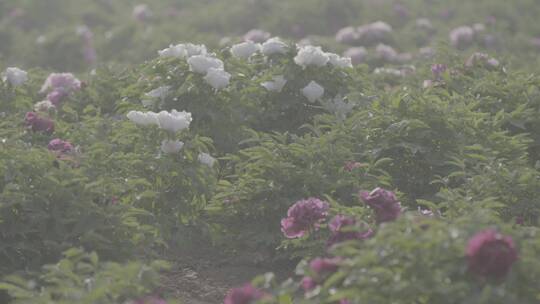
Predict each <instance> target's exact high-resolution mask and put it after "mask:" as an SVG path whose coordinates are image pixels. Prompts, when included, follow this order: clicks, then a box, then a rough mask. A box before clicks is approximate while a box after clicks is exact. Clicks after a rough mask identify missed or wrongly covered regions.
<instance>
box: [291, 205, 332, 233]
mask: <svg viewBox="0 0 540 304" xmlns="http://www.w3.org/2000/svg"><path fill="white" fill-rule="evenodd" d="M328 208H329V205H328V203H327V202H325V201H321V200H319V199H317V198H313V197H312V198H308V199H306V200H300V201H298V202H296V203H295V204H294V205H292V206H291V207H290V208H289V210H288V211H287V218H284V219H282V220H281V231H282V232H283V233H284V234H285V236H286V237H288V238H298V237H302V236H303V235H304V234H305V233H306V232H308V231H309V230H312V229H315V230H317V229H318V228H319V224H320V222H321V221H323V220H324V219H325V218H326V216H327V215H328V213H327V211H328Z"/></svg>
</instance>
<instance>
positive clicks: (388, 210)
mask: <svg viewBox="0 0 540 304" xmlns="http://www.w3.org/2000/svg"><path fill="white" fill-rule="evenodd" d="M360 198H361V199H362V200H363V201H364V202H365V203H366V205H368V206H369V207H370V208H371V209H373V210H374V211H375V219H376V221H377V223H383V222H389V221H393V220H395V219H397V218H398V216H399V215H400V214H401V203H400V202H399V201H398V200H397V198H396V195H395V194H394V193H393V192H392V191H388V190H384V189H383V188H376V189H374V190H373V191H371V192H367V191H361V192H360Z"/></svg>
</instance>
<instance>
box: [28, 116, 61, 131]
mask: <svg viewBox="0 0 540 304" xmlns="http://www.w3.org/2000/svg"><path fill="white" fill-rule="evenodd" d="M24 123H25V125H26V126H27V127H30V128H31V129H32V131H34V132H46V133H52V132H54V121H52V120H51V119H49V118H46V117H40V116H39V115H38V114H37V113H35V112H27V113H26V115H25V117H24Z"/></svg>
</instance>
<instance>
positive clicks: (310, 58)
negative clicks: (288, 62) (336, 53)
mask: <svg viewBox="0 0 540 304" xmlns="http://www.w3.org/2000/svg"><path fill="white" fill-rule="evenodd" d="M329 60H330V58H328V55H326V53H325V52H323V51H322V50H321V47H320V46H311V45H307V46H304V47H301V48H300V50H299V51H298V54H297V55H296V57H294V62H295V63H296V64H298V65H299V66H302V67H304V68H305V67H307V66H310V65H314V66H319V67H321V66H324V65H326V64H327V63H328V61H329Z"/></svg>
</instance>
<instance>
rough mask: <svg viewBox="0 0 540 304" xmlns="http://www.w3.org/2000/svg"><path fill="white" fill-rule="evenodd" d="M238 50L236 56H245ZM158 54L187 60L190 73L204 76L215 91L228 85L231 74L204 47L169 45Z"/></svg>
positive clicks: (243, 51) (242, 51)
mask: <svg viewBox="0 0 540 304" xmlns="http://www.w3.org/2000/svg"><path fill="white" fill-rule="evenodd" d="M240 49H242V50H240ZM240 49H238V50H237V54H238V55H239V56H240V55H244V56H245V50H244V49H243V47H241V48H240ZM158 54H159V56H160V57H174V58H182V59H187V63H188V64H189V69H190V71H192V72H194V73H197V74H203V75H205V77H204V80H205V81H206V82H207V83H208V84H209V85H210V86H212V87H213V88H214V89H216V90H220V89H223V88H225V87H227V86H228V85H229V81H230V78H231V74H229V73H227V72H225V70H224V65H223V61H221V60H220V59H218V58H215V57H213V56H212V55H211V54H209V53H208V51H207V49H206V46H204V45H196V44H191V43H187V44H177V45H171V46H169V47H168V48H166V49H163V50H161V51H158ZM248 57H249V56H248Z"/></svg>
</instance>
